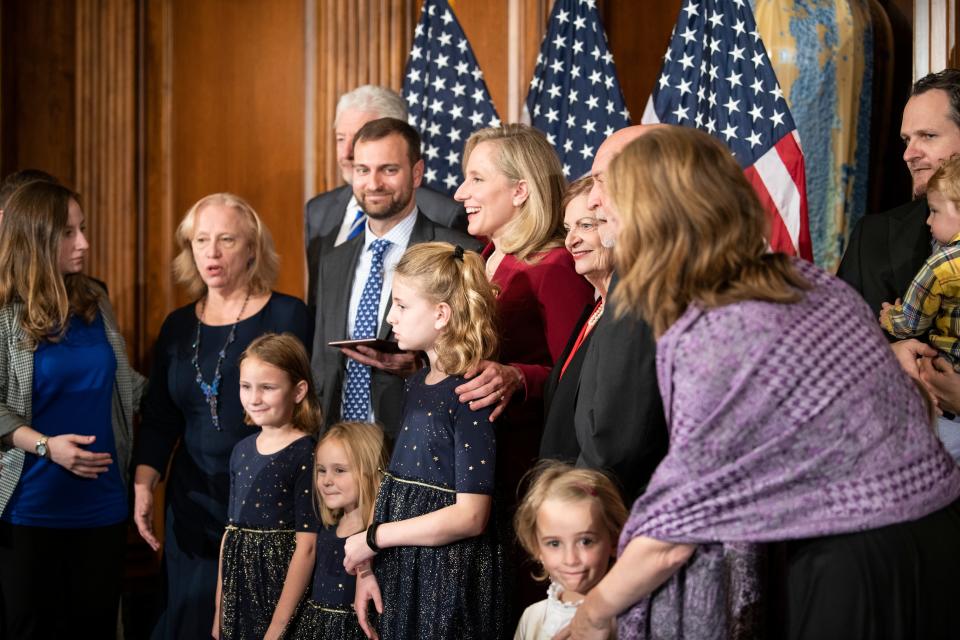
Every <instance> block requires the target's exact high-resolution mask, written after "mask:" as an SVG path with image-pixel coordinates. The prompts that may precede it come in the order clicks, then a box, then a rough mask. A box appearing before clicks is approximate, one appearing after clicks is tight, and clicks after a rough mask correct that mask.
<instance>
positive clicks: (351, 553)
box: [343, 529, 377, 574]
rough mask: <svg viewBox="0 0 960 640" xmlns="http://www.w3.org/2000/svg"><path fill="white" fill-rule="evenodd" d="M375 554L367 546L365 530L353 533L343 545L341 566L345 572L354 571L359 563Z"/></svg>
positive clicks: (368, 559) (366, 560) (367, 560)
mask: <svg viewBox="0 0 960 640" xmlns="http://www.w3.org/2000/svg"><path fill="white" fill-rule="evenodd" d="M375 555H377V554H376V553H374V551H373V549H371V548H370V547H369V546H367V530H366V529H364V530H363V531H361V532H360V533H355V534H353V535H352V536H350V537H349V538H347V541H346V542H345V543H344V545H343V568H344V569H346V570H347V573H351V574H352V573H356V571H357V568H358V567H359V565H361V564H363V563H364V562H369V561H370V559H371V558H373V556H375Z"/></svg>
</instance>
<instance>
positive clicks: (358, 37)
mask: <svg viewBox="0 0 960 640" xmlns="http://www.w3.org/2000/svg"><path fill="white" fill-rule="evenodd" d="M306 1H307V2H312V3H314V4H313V9H314V10H315V12H316V14H315V15H316V18H317V19H316V26H315V31H314V34H313V38H314V40H315V42H316V43H317V45H316V47H315V55H316V56H317V57H316V74H315V82H316V85H315V87H316V90H315V92H313V99H314V102H315V103H314V104H307V109H309V110H311V111H312V113H313V114H315V115H314V120H313V132H312V134H310V135H312V137H313V138H312V140H309V139H308V140H307V144H313V145H314V149H316V157H315V162H313V165H314V171H315V174H314V176H313V184H314V185H315V188H316V191H317V192H322V191H327V190H329V189H332V188H334V187H336V186H338V185H339V184H340V183H341V181H340V171H339V169H338V168H337V164H336V159H335V157H334V153H333V150H334V148H335V141H334V137H333V119H334V115H335V112H336V106H337V99H338V98H339V97H340V96H341V95H342V94H343V93H346V92H347V91H350V90H352V89H355V88H356V87H358V86H360V85H363V84H378V85H383V86H385V87H390V88H391V89H393V90H395V91H400V89H401V87H402V86H403V72H404V67H405V65H406V62H407V53H408V52H409V51H410V45H411V43H412V42H413V29H414V26H415V24H416V19H417V17H418V14H417V10H418V9H419V7H418V6H417V5H418V3H417V2H416V0H306ZM310 38H311V36H310V35H308V37H307V41H308V42H309V41H310ZM307 49H308V51H309V49H310V47H309V46H308V47H307ZM309 95H310V93H308V96H309ZM311 195H314V194H311Z"/></svg>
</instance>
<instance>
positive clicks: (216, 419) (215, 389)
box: [190, 291, 250, 431]
mask: <svg viewBox="0 0 960 640" xmlns="http://www.w3.org/2000/svg"><path fill="white" fill-rule="evenodd" d="M249 300H250V292H249V291H248V292H247V297H246V298H244V299H243V305H242V306H241V307H240V313H238V314H237V319H236V321H234V323H233V326H232V327H230V333H229V334H227V341H226V342H225V343H224V345H223V348H222V349H220V353H218V354H217V367H216V368H215V369H214V370H213V382H211V383H210V384H207V383H206V382H204V381H203V374H202V373H200V328H201V327H202V326H203V315H204V313H206V311H207V299H206V298H204V299H203V300H201V301H200V317H199V318H198V319H197V337H196V338H195V339H194V341H193V358H191V359H190V362H192V363H193V368H194V369H195V370H196V372H197V378H196V380H197V384H198V385H200V391H202V392H203V397H204V399H205V400H206V401H207V405H209V407H210V418H211V419H212V420H213V426H214V428H216V430H217V431H223V429H221V428H220V416H219V415H218V413H217V409H218V398H219V395H220V378H221V377H222V376H221V371H220V368H221V367H222V366H223V359H224V358H225V357H227V349H228V348H229V347H230V345H231V344H232V343H233V341H234V339H236V337H237V325H238V324H240V318H242V317H243V312H244V310H246V308H247V302H248V301H249Z"/></svg>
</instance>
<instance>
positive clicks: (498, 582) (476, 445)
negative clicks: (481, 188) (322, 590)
mask: <svg viewBox="0 0 960 640" xmlns="http://www.w3.org/2000/svg"><path fill="white" fill-rule="evenodd" d="M392 296H393V306H392V308H391V310H390V313H389V315H388V316H387V321H388V322H389V323H390V324H391V325H393V332H394V334H395V335H396V336H397V340H398V342H399V345H400V347H401V348H402V349H407V350H411V351H424V352H426V355H427V358H428V360H429V366H428V367H425V368H424V369H422V370H420V371H419V372H418V373H416V374H414V375H412V376H411V377H410V378H408V380H407V384H406V396H405V398H404V409H403V422H402V428H401V430H400V435H399V436H398V437H397V442H396V445H395V448H394V451H393V458H392V459H391V460H390V466H389V469H388V471H387V472H386V473H385V474H384V479H383V482H382V483H381V485H380V491H379V493H378V495H377V502H376V507H375V509H374V521H373V523H372V524H371V525H370V526H369V527H368V528H367V529H366V531H363V532H360V533H357V534H355V535H353V536H350V538H348V539H347V542H346V549H345V551H346V558H345V561H344V563H345V566H346V568H347V570H348V571H351V572H352V571H356V572H357V594H356V598H355V600H354V605H355V607H356V610H357V615H358V618H359V620H360V624H361V626H363V628H364V630H365V631H372V628H371V625H370V624H369V623H368V621H367V619H366V608H367V603H368V601H369V600H371V599H372V600H373V601H374V605H375V606H376V609H377V611H378V612H380V614H381V615H380V618H379V624H378V627H379V634H380V638H382V639H383V640H406V639H407V638H417V639H418V640H421V639H428V638H437V639H448V638H457V639H458V640H469V639H474V638H476V639H483V640H496V639H497V638H502V637H504V636H505V631H506V630H505V628H504V627H505V624H504V616H505V611H506V609H507V602H508V599H507V598H506V596H505V593H504V588H505V586H506V585H505V584H504V580H503V569H504V551H503V547H502V546H501V544H500V542H499V540H498V536H497V534H496V531H495V527H494V526H493V519H492V518H490V513H491V508H492V502H493V499H492V495H493V490H494V486H493V478H494V468H495V462H496V446H495V442H494V434H493V424H492V423H491V422H490V419H489V418H490V411H489V409H484V410H482V411H473V410H471V409H470V406H469V405H467V404H461V403H460V402H459V401H458V400H457V395H456V394H455V393H454V389H455V388H456V387H457V386H458V385H460V384H463V382H464V377H463V376H464V374H465V373H467V372H468V371H470V370H471V369H473V368H475V367H476V365H477V363H479V362H480V361H481V360H483V359H489V358H491V357H493V355H494V354H495V352H496V346H497V338H496V331H495V329H494V325H493V318H494V317H495V304H496V301H495V297H494V290H493V287H492V285H491V284H490V283H489V281H488V280H487V277H486V274H485V272H484V264H483V260H482V259H481V258H480V256H479V255H477V254H474V253H466V254H465V253H464V251H463V249H462V248H461V247H456V248H454V247H453V246H452V245H449V244H446V243H441V242H435V243H424V244H418V245H415V246H413V247H411V248H409V249H408V250H407V252H406V253H405V254H404V256H403V258H402V259H401V260H400V262H399V263H398V264H397V267H396V272H395V276H394V281H393V292H392ZM371 561H372V564H373V571H372V572H371V571H370V570H369V569H368V568H367V564H366V563H368V562H371ZM381 594H382V597H381ZM368 635H369V634H368Z"/></svg>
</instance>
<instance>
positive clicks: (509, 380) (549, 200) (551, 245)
mask: <svg viewBox="0 0 960 640" xmlns="http://www.w3.org/2000/svg"><path fill="white" fill-rule="evenodd" d="M463 158H464V159H463V164H464V176H465V180H464V183H463V184H462V185H460V188H459V189H457V192H456V194H455V195H454V198H455V199H456V200H458V201H459V202H462V203H463V205H464V207H465V208H466V210H467V225H468V226H467V231H468V232H469V233H470V235H472V236H474V237H483V238H487V239H488V240H489V243H488V244H487V246H486V248H485V249H484V250H483V256H484V257H485V258H486V261H487V277H489V278H490V280H491V281H492V282H493V283H494V284H496V285H497V286H498V287H499V289H500V293H499V295H498V297H497V313H498V316H499V317H498V320H499V327H500V334H501V346H500V357H499V361H498V362H489V361H487V362H483V363H481V366H480V368H479V369H478V370H477V371H476V372H473V373H474V375H473V376H471V375H469V374H468V376H467V377H468V378H471V380H470V381H469V382H467V383H466V384H463V385H461V386H460V387H459V388H458V389H457V393H459V394H460V400H461V402H470V403H471V406H472V407H473V408H482V407H486V406H491V405H495V408H494V410H493V412H492V414H491V416H490V417H491V419H498V418H499V420H498V427H497V477H498V485H499V492H500V494H501V495H502V496H504V497H505V498H506V500H505V502H508V504H512V503H513V501H514V500H515V499H516V495H517V494H516V488H517V485H518V483H519V481H520V478H521V476H522V475H523V474H524V473H525V472H526V471H527V470H528V469H529V468H530V467H531V466H532V465H533V462H534V460H535V459H536V457H537V452H538V448H539V443H540V435H541V433H542V431H543V391H544V386H545V384H546V381H547V379H548V378H549V377H550V371H551V368H552V367H553V364H554V363H555V362H556V361H557V359H558V358H559V357H560V354H561V353H562V352H563V350H564V347H566V344H567V341H568V340H569V338H570V334H571V333H572V332H573V331H574V328H575V327H576V325H577V321H578V320H579V318H580V314H581V312H582V311H583V308H584V306H586V305H587V304H589V303H590V302H591V301H592V300H593V299H594V290H593V287H592V286H591V285H590V284H589V283H588V282H587V281H586V280H584V279H583V277H582V276H580V275H578V274H577V272H576V269H575V268H574V263H573V258H572V257H571V255H570V252H569V251H567V250H566V249H565V248H564V246H563V237H564V234H563V212H562V210H561V207H560V204H561V201H562V199H563V192H564V188H565V180H564V177H563V170H562V168H561V166H560V160H559V159H558V158H557V154H556V153H555V152H554V150H553V147H552V146H551V145H550V143H549V142H547V140H546V138H545V137H544V136H543V134H542V133H540V132H539V131H537V130H536V129H533V128H531V127H528V126H525V125H519V124H508V125H505V126H502V127H495V128H489V129H482V130H480V131H477V132H475V133H474V134H473V135H472V136H470V139H469V140H467V144H466V146H465V147H464V156H463ZM536 598H537V599H540V598H542V594H537V596H536ZM521 610H522V608H521Z"/></svg>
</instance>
